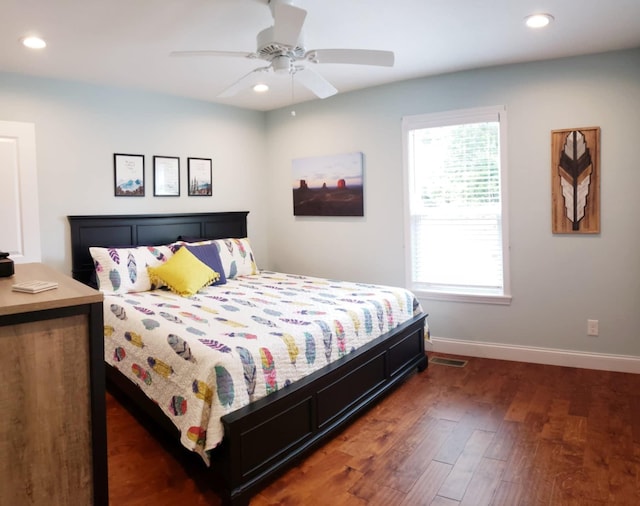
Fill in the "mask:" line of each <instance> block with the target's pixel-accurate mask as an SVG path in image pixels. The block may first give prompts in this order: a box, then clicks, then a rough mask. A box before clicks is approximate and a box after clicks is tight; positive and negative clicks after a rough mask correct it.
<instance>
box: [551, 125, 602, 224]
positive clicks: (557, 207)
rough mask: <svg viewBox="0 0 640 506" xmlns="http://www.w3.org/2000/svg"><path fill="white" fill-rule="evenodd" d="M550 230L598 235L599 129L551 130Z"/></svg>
mask: <svg viewBox="0 0 640 506" xmlns="http://www.w3.org/2000/svg"><path fill="white" fill-rule="evenodd" d="M551 205H552V209H551V228H552V232H553V233H554V234H598V233H600V127H587V128H569V129H565V130H552V131H551Z"/></svg>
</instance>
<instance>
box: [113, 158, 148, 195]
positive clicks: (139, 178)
mask: <svg viewBox="0 0 640 506" xmlns="http://www.w3.org/2000/svg"><path fill="white" fill-rule="evenodd" d="M113 178H114V189H115V190H114V191H115V196H116V197H144V155H125V154H121V153H114V154H113Z"/></svg>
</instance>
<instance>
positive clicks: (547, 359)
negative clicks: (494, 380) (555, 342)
mask: <svg viewBox="0 0 640 506" xmlns="http://www.w3.org/2000/svg"><path fill="white" fill-rule="evenodd" d="M426 348H427V351H436V352H440V353H450V354H452V355H463V356H466V357H481V358H495V359H499V360H513V361H516V362H531V363H534V364H547V365H562V366H566V367H579V368H582V369H598V370H601V371H616V372H630V373H636V374H638V373H640V357H635V356H630V355H610V354H607V353H586V352H583V351H570V350H559V349H555V348H537V347H533V346H518V345H513V344H509V345H507V344H501V343H479V342H477V341H465V340H462V339H450V338H446V337H434V336H431V342H427V343H426Z"/></svg>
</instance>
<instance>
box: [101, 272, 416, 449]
mask: <svg viewBox="0 0 640 506" xmlns="http://www.w3.org/2000/svg"><path fill="white" fill-rule="evenodd" d="M104 308H105V311H104V312H105V332H104V333H105V360H106V361H107V362H108V363H109V364H110V365H112V366H114V367H116V368H117V369H118V370H119V371H120V372H121V373H123V374H124V375H125V376H127V377H128V378H129V379H130V380H131V381H133V382H134V383H135V384H137V385H138V386H139V387H140V388H141V389H142V390H143V391H144V392H145V394H146V395H147V396H148V397H150V398H151V399H153V400H154V401H155V402H157V404H158V405H159V406H160V408H161V409H162V410H163V411H164V413H165V414H166V415H167V416H168V417H169V418H170V419H171V420H172V421H173V423H174V424H175V425H176V427H177V428H178V429H179V430H180V433H181V443H182V444H183V445H184V446H185V447H187V448H189V449H190V450H192V451H196V452H198V453H199V454H200V455H201V456H202V457H203V459H204V460H205V461H206V462H208V453H207V452H208V450H211V449H212V448H215V447H216V446H217V445H218V444H219V443H220V441H221V440H222V437H223V426H222V423H221V421H220V418H221V417H222V416H223V415H225V414H227V413H230V412H232V411H234V410H236V409H238V408H240V407H242V406H245V405H247V404H249V403H250V402H252V401H254V400H256V399H259V398H261V397H264V396H266V395H269V394H270V393H272V392H275V391H277V390H278V389H282V388H286V387H287V385H289V384H290V383H292V382H294V381H297V380H299V379H301V378H303V377H304V376H306V375H308V374H310V373H312V372H313V371H316V370H318V369H320V368H321V367H323V366H325V365H327V364H328V363H329V362H332V361H334V360H337V359H339V358H340V357H343V356H345V355H347V354H348V353H350V352H352V351H353V350H355V349H356V348H358V347H359V346H362V345H363V344H365V343H367V342H369V341H371V340H373V339H375V338H376V337H378V336H380V335H382V334H384V333H385V332H388V331H389V330H391V329H393V328H395V327H397V326H398V325H400V324H401V323H403V322H405V321H406V320H408V319H410V318H411V317H413V316H414V314H418V313H420V312H422V308H421V307H420V304H419V302H418V301H417V299H416V298H415V297H414V295H413V294H412V293H411V292H409V291H407V290H405V289H403V288H394V287H386V286H377V285H366V284H359V283H351V282H344V281H333V280H326V279H320V278H312V277H303V276H297V275H289V274H280V273H275V272H266V271H262V272H261V273H260V274H258V275H253V276H240V277H238V278H234V279H230V280H228V282H227V284H225V285H220V286H210V287H207V288H205V289H204V290H202V291H200V292H198V293H197V294H196V295H194V296H192V297H189V298H185V297H180V296H177V295H175V294H173V293H171V292H169V291H165V290H153V291H149V292H140V293H125V294H118V295H106V296H105V299H104Z"/></svg>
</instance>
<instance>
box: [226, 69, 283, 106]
mask: <svg viewBox="0 0 640 506" xmlns="http://www.w3.org/2000/svg"><path fill="white" fill-rule="evenodd" d="M270 69H271V65H269V66H267V67H260V68H257V69H254V70H252V71H251V72H249V73H248V74H245V75H243V76H242V77H241V78H240V79H238V80H237V81H236V82H235V83H233V84H232V85H231V86H229V87H228V88H226V89H224V90H223V91H222V92H221V93H219V94H218V98H227V97H233V96H234V95H235V94H237V93H238V92H239V91H241V90H244V89H246V88H250V87H251V86H253V85H254V84H258V81H259V78H258V75H259V74H260V73H262V72H268V71H269V70H270Z"/></svg>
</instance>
